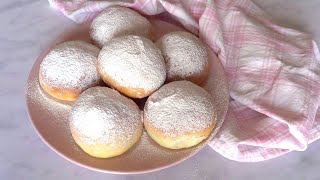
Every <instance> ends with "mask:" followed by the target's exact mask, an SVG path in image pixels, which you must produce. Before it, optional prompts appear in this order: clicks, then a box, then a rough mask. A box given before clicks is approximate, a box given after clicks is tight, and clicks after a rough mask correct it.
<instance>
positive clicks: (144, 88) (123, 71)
mask: <svg viewBox="0 0 320 180" xmlns="http://www.w3.org/2000/svg"><path fill="white" fill-rule="evenodd" d="M97 69H98V72H99V73H100V75H101V77H102V79H103V81H104V82H105V83H107V84H108V85H109V86H111V87H113V88H115V89H117V90H118V91H120V92H121V93H123V94H125V95H126V96H128V97H132V98H143V97H146V96H149V95H150V94H151V93H152V92H154V91H155V90H157V89H158V88H159V87H160V86H161V85H162V84H163V83H164V81H165V79H166V68H165V63H164V60H163V57H162V54H161V51H160V50H159V49H158V48H157V46H156V45H155V44H153V43H152V42H151V41H150V40H149V39H147V38H144V37H141V36H134V35H128V36H121V37H118V38H114V39H112V40H110V41H108V42H107V43H106V44H105V46H104V47H103V48H102V50H101V51H100V53H99V56H98V67H97Z"/></svg>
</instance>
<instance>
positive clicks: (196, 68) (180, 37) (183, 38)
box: [156, 31, 209, 84]
mask: <svg viewBox="0 0 320 180" xmlns="http://www.w3.org/2000/svg"><path fill="white" fill-rule="evenodd" d="M156 45H157V46H158V47H159V48H160V50H161V52H162V54H163V56H164V60H165V62H166V68H167V81H168V82H171V81H179V80H188V81H191V82H193V83H195V84H201V83H202V82H203V81H204V80H206V79H207V77H208V73H209V64H208V58H209V54H208V51H207V47H206V45H205V44H204V43H203V42H202V41H201V40H200V39H199V38H198V37H196V36H195V35H193V34H191V33H189V32H183V31H176V32H170V33H168V34H165V35H163V36H162V37H161V38H160V39H159V40H158V41H157V42H156Z"/></svg>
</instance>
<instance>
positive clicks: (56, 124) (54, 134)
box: [26, 19, 229, 174]
mask: <svg viewBox="0 0 320 180" xmlns="http://www.w3.org/2000/svg"><path fill="white" fill-rule="evenodd" d="M151 22H152V24H153V27H154V34H155V38H156V39H157V38H159V37H160V36H161V35H163V34H165V33H168V32H170V31H176V30H183V29H181V28H180V27H177V26H175V25H172V24H169V23H166V22H163V21H159V20H152V19H151ZM88 29H89V26H88V25H81V26H79V27H77V28H75V29H73V30H71V31H68V32H66V33H63V34H62V35H61V36H60V37H59V38H58V39H57V40H56V41H55V42H54V43H53V44H52V45H51V46H50V47H48V48H47V49H46V50H45V51H44V52H43V53H42V54H41V55H40V57H39V58H38V59H37V61H36V62H35V64H34V65H33V68H32V70H31V72H30V75H29V78H28V87H27V95H26V102H27V108H28V112H29V116H30V119H31V122H32V123H33V126H34V128H35V130H36V131H37V132H38V134H39V136H40V137H41V138H42V139H43V141H44V142H45V143H46V144H47V145H48V146H49V147H51V148H52V149H53V150H54V151H55V152H57V153H58V154H60V155H61V156H62V157H64V158H66V159H68V160H70V161H71V162H74V163H76V164H78V165H80V166H83V167H86V168H89V169H93V170H96V171H101V172H108V173H128V174H132V173H145V172H150V171H155V170H160V169H163V168H166V167H169V166H172V165H174V164H177V163H179V162H181V161H183V160H185V159H187V158H189V157H191V156H192V155H194V154H195V153H196V152H198V151H199V150H200V149H201V148H203V147H204V146H205V145H206V144H207V143H208V141H209V140H210V139H212V138H213V136H214V135H215V134H216V133H217V131H218V130H219V128H220V127H221V125H222V122H223V120H224V118H225V114H226V112H227V108H228V98H229V95H228V88H227V82H226V77H225V75H224V72H223V68H222V66H221V64H220V62H219V61H218V59H217V57H216V55H215V54H214V53H213V52H211V53H210V55H211V57H210V63H211V64H210V76H209V78H208V80H207V82H205V83H204V85H203V87H204V88H206V89H207V90H208V91H209V92H210V93H211V94H212V96H213V98H214V99H215V102H216V105H217V106H216V107H217V115H218V122H217V126H216V127H215V129H214V131H213V132H212V133H211V135H210V137H209V138H208V139H207V140H206V141H203V142H202V143H200V144H199V145H197V146H195V147H191V148H188V149H182V150H170V149H166V148H163V147H161V146H159V145H158V144H157V143H155V142H154V141H153V140H152V139H151V138H150V137H149V136H148V135H147V134H146V132H144V134H143V136H142V137H141V139H140V140H139V141H138V142H137V143H136V144H135V145H134V146H133V147H132V148H131V149H130V150H129V151H127V152H126V153H124V154H123V155H121V156H118V157H114V158H109V159H99V158H94V157H91V156H89V155H87V154H86V153H85V152H83V151H82V150H81V149H80V147H79V146H77V144H76V143H75V142H74V141H73V139H72V137H71V133H70V130H69V125H68V117H69V113H70V110H71V105H72V103H67V102H62V101H57V100H55V99H53V98H51V97H50V96H49V95H47V94H46V93H44V92H43V91H42V90H41V88H40V87H39V83H38V72H39V65H40V63H41V61H42V59H43V58H44V57H45V55H46V54H47V53H48V52H49V50H50V49H51V48H52V47H53V46H54V45H56V44H59V43H61V42H64V41H68V40H77V39H81V40H85V41H88V42H90V38H89V33H88Z"/></svg>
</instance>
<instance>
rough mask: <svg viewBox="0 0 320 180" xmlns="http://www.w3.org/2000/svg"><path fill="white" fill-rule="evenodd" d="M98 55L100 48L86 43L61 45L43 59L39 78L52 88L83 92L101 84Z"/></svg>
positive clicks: (74, 42) (65, 43)
mask: <svg viewBox="0 0 320 180" xmlns="http://www.w3.org/2000/svg"><path fill="white" fill-rule="evenodd" d="M98 53H99V48H97V47H96V46H93V45H91V44H88V43H86V42H84V41H68V42H64V43H61V44H59V45H57V46H56V47H54V48H53V49H52V50H51V51H50V52H49V54H48V55H47V56H46V57H45V58H44V59H43V61H42V63H41V65H40V70H39V76H40V77H41V79H42V81H44V83H45V84H47V85H48V86H50V87H52V88H65V89H76V90H80V91H82V90H84V89H86V88H88V87H90V86H92V85H95V84H98V83H99V82H100V76H99V74H98V72H97V70H96V63H97V56H98Z"/></svg>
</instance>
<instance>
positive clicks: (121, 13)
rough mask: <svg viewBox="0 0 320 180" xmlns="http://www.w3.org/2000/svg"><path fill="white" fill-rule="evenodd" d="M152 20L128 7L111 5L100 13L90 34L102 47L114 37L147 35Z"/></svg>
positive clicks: (93, 23)
mask: <svg viewBox="0 0 320 180" xmlns="http://www.w3.org/2000/svg"><path fill="white" fill-rule="evenodd" d="M150 29H151V24H150V22H149V21H148V20H147V19H146V18H145V17H143V16H141V15H140V14H139V13H137V12H135V11H133V10H131V9H129V8H126V7H119V6H115V7H110V8H108V9H106V10H105V11H103V12H102V13H100V14H99V15H98V16H97V17H96V18H95V19H94V20H93V21H92V24H91V27H90V35H91V37H92V39H94V40H95V41H96V43H97V44H98V45H99V46H100V47H102V46H103V45H104V44H105V43H106V42H107V41H109V40H110V39H112V38H114V37H119V36H123V35H130V34H131V35H139V36H145V37H146V36H147V35H148V34H149V32H150Z"/></svg>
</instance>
